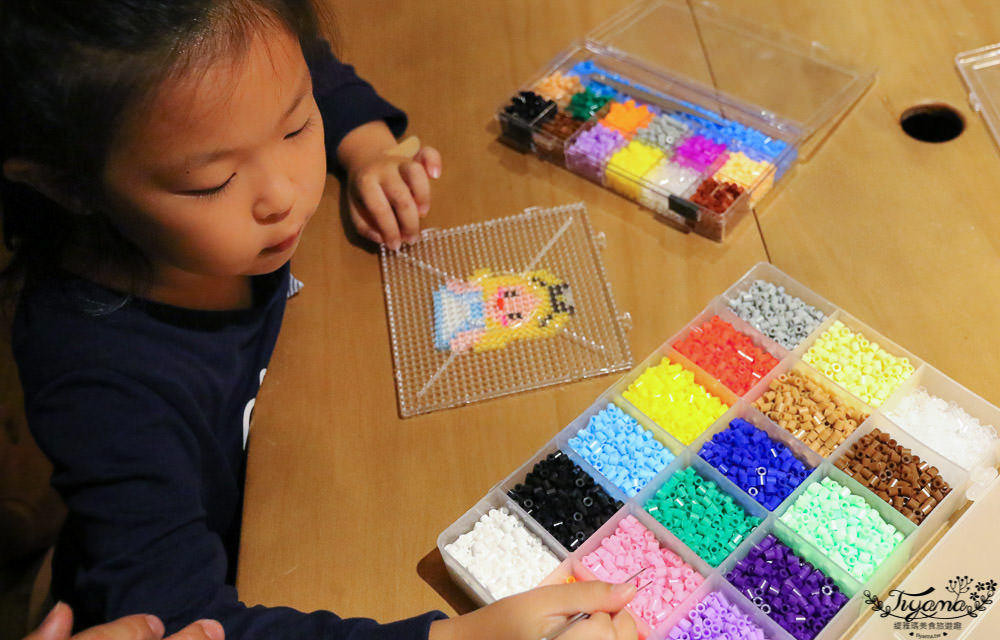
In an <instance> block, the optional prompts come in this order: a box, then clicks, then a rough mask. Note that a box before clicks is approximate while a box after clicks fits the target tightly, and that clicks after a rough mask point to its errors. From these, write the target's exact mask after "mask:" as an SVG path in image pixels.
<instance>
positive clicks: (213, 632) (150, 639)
mask: <svg viewBox="0 0 1000 640" xmlns="http://www.w3.org/2000/svg"><path fill="white" fill-rule="evenodd" d="M72 629H73V611H72V610H71V609H70V608H69V606H68V605H66V604H65V603H62V602H60V603H57V604H56V606H55V607H53V608H52V611H50V612H49V614H48V615H47V616H46V617H45V620H44V621H43V622H42V625H41V626H40V627H38V629H36V630H35V631H33V632H31V633H30V634H28V635H27V636H25V638H24V640H161V638H163V623H162V622H160V619H159V618H157V617H156V616H148V615H142V614H139V615H134V616H126V617H124V618H118V619H117V620H113V621H111V622H108V623H106V624H102V625H99V626H96V627H90V628H89V629H85V630H83V631H81V632H80V633H77V634H76V635H72V636H71V635H70V633H71V631H72ZM163 640H225V632H224V631H223V630H222V625H221V624H219V623H218V622H216V621H215V620H198V621H197V622H192V623H191V624H189V625H188V626H186V627H184V628H183V629H181V630H180V631H178V632H177V633H175V634H172V635H169V636H167V637H166V638H165V639H163Z"/></svg>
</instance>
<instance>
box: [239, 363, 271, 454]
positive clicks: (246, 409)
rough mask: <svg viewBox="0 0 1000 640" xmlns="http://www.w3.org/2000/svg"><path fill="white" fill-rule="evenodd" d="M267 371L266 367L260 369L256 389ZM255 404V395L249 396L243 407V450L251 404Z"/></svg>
mask: <svg viewBox="0 0 1000 640" xmlns="http://www.w3.org/2000/svg"><path fill="white" fill-rule="evenodd" d="M265 373H267V367H264V368H263V369H261V370H260V379H259V380H257V390H258V391H259V390H260V385H262V384H264V374H265ZM255 404H257V396H254V397H252V398H250V401H249V402H247V406H245V407H244V408H243V450H244V451H246V450H247V438H248V437H250V418H251V417H253V406H254V405H255Z"/></svg>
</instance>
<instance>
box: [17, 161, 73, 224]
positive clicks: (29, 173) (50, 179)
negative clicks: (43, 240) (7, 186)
mask: <svg viewBox="0 0 1000 640" xmlns="http://www.w3.org/2000/svg"><path fill="white" fill-rule="evenodd" d="M3 175H4V177H5V178H7V179H8V180H10V181H11V182H20V183H21V184H25V185H27V186H29V187H31V188H32V189H34V190H35V191H37V192H39V193H40V194H42V195H43V196H45V197H46V198H48V199H49V200H52V201H54V202H55V203H56V204H58V205H60V206H61V207H62V208H64V209H66V210H67V211H69V212H70V213H75V214H78V215H86V214H88V213H90V210H89V208H88V207H87V206H86V205H85V204H84V203H83V201H82V200H81V199H80V197H79V196H78V195H76V194H74V193H72V192H70V190H69V189H67V188H66V187H65V185H64V184H63V183H62V182H61V181H60V180H59V179H58V178H57V177H56V173H55V172H54V171H52V169H50V168H49V167H47V166H45V165H43V164H40V163H38V162H35V161H33V160H28V159H27V158H8V159H7V160H4V163H3Z"/></svg>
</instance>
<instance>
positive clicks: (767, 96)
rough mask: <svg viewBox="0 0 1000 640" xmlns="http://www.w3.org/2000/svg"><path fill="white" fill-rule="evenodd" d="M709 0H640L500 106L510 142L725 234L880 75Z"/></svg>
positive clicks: (703, 229) (504, 136)
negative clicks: (731, 14) (743, 19)
mask: <svg viewBox="0 0 1000 640" xmlns="http://www.w3.org/2000/svg"><path fill="white" fill-rule="evenodd" d="M874 76H875V74H874V71H873V70H870V69H857V68H852V67H851V66H849V65H847V64H845V63H843V62H841V61H839V60H838V59H837V58H836V57H835V56H833V55H832V54H831V53H830V52H829V51H827V50H825V49H823V48H822V47H821V46H819V45H818V44H817V43H803V42H799V41H796V40H795V39H794V38H793V37H791V36H789V35H787V34H779V33H772V32H768V31H766V30H764V29H763V28H761V27H759V26H758V25H751V24H745V23H741V22H738V21H736V20H733V19H732V18H728V17H726V16H724V15H722V14H721V13H720V12H719V11H718V10H717V9H716V8H715V7H714V6H713V5H711V4H710V3H707V2H697V1H695V2H689V3H673V2H669V1H666V0H640V1H639V2H636V3H635V4H633V5H630V6H629V7H627V8H626V9H624V10H623V11H622V12H621V13H619V14H617V15H615V16H613V17H612V18H610V19H609V20H608V21H606V22H605V23H604V24H602V25H601V26H599V27H598V28H596V29H595V30H593V31H592V32H591V33H589V34H587V36H586V37H585V38H584V39H583V40H581V41H579V42H577V43H574V44H573V45H572V46H571V47H570V48H569V49H568V50H567V51H565V52H563V53H561V54H560V55H558V56H557V57H556V58H554V59H553V60H552V61H550V62H549V64H548V65H546V67H545V68H544V69H543V70H542V71H540V72H539V73H537V74H535V75H534V76H533V77H532V78H531V80H530V81H529V82H527V83H526V84H525V85H523V86H522V87H520V88H519V89H518V90H517V91H515V92H514V94H513V96H511V97H510V98H508V99H507V101H506V102H505V103H504V104H503V105H502V106H501V107H500V108H499V109H498V111H497V118H498V120H499V124H500V139H501V141H503V142H505V143H506V144H508V145H509V146H511V147H513V148H515V149H518V150H520V151H522V152H526V153H534V154H536V155H537V156H538V157H540V158H541V159H543V160H547V161H550V162H553V163H555V164H558V165H560V166H563V167H565V168H566V169H569V170H570V171H573V172H574V173H577V174H578V175H581V176H583V177H585V178H587V179H588V180H591V181H593V182H595V183H597V184H599V185H601V186H603V187H606V188H607V189H610V190H612V191H614V192H616V193H619V194H621V195H622V196H624V197H626V198H628V199H630V200H633V201H635V202H638V203H639V204H640V205H642V206H643V207H646V208H648V209H650V210H651V211H653V212H654V213H655V214H656V215H657V216H658V217H659V218H660V219H662V220H663V221H664V222H666V223H668V224H670V225H671V226H674V227H676V228H678V229H681V230H683V231H692V230H693V231H694V232H695V233H698V234H701V235H703V236H705V237H708V238H711V239H713V240H716V241H720V242H721V241H723V240H725V238H726V236H727V234H728V233H729V231H730V230H731V229H733V228H734V227H735V226H736V224H738V223H739V221H740V220H741V219H742V218H743V217H745V216H746V214H747V213H748V212H749V211H750V210H751V208H752V207H754V206H756V204H757V203H758V202H760V201H761V200H762V199H763V198H764V197H765V196H767V195H768V193H770V192H771V191H772V190H773V187H774V186H776V185H777V184H778V183H779V182H780V181H781V180H782V179H783V178H785V177H786V175H787V174H788V173H789V170H790V169H791V168H792V166H793V165H794V164H795V163H796V161H803V160H805V159H807V158H808V157H809V156H810V155H811V154H812V153H813V151H814V150H815V148H816V146H818V144H819V142H820V141H821V140H822V139H824V138H825V137H826V133H828V132H829V130H830V128H831V127H833V126H835V123H836V122H838V121H839V120H840V117H841V116H842V115H843V113H844V112H845V111H846V109H847V108H849V107H850V105H852V104H853V103H854V102H855V101H856V100H857V99H858V98H859V96H860V95H861V94H862V93H863V92H864V91H865V90H866V89H867V88H868V86H870V85H871V83H872V81H873V80H874Z"/></svg>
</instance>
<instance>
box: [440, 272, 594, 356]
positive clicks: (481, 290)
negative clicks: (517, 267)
mask: <svg viewBox="0 0 1000 640" xmlns="http://www.w3.org/2000/svg"><path fill="white" fill-rule="evenodd" d="M433 296H434V346H435V347H436V348H437V349H439V350H441V351H453V352H463V351H474V352H476V353H479V352H482V351H490V350H492V349H502V348H503V347H506V346H507V345H508V344H510V343H511V342H514V341H516V340H529V339H533V338H547V337H550V336H553V335H555V334H556V332H558V331H559V329H561V328H562V327H564V326H566V324H567V323H568V322H569V319H570V316H572V315H573V314H574V313H575V311H576V309H575V307H574V306H573V297H572V295H571V292H570V286H569V284H568V283H567V282H564V281H563V280H560V279H559V278H557V277H556V276H554V275H552V274H551V273H549V272H547V271H544V270H537V271H530V272H527V273H524V274H513V273H507V274H504V273H500V274H498V273H494V272H492V271H490V270H489V269H478V270H476V271H474V272H473V273H472V275H471V276H469V278H468V279H467V280H449V281H448V282H447V283H445V284H444V285H441V286H440V287H439V288H438V289H437V290H435V291H434V294H433Z"/></svg>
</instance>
